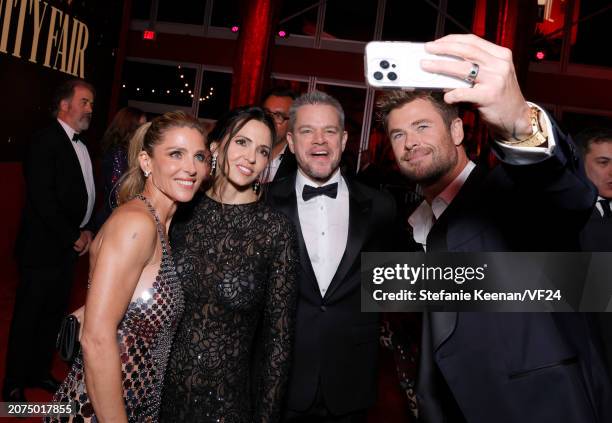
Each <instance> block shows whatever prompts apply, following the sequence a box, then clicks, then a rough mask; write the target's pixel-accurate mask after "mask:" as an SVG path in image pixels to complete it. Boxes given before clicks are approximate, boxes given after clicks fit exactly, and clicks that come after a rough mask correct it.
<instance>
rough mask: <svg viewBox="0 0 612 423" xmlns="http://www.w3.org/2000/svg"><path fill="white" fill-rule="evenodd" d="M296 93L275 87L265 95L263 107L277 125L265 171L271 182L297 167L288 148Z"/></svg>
mask: <svg viewBox="0 0 612 423" xmlns="http://www.w3.org/2000/svg"><path fill="white" fill-rule="evenodd" d="M295 98H296V95H295V93H294V92H293V91H291V90H290V89H287V88H274V89H272V90H271V91H269V92H268V93H267V94H266V96H265V97H264V101H263V103H262V107H263V108H264V109H265V110H266V111H267V112H268V113H270V115H271V116H272V118H273V119H274V125H275V126H276V139H275V140H274V145H273V146H272V154H271V155H270V164H269V165H268V169H267V170H266V172H265V173H264V175H266V176H267V178H266V181H263V182H271V181H274V180H276V179H280V178H284V177H285V176H288V175H291V174H293V172H295V170H296V169H297V163H296V161H295V156H294V155H293V153H291V151H289V149H287V128H288V125H289V109H290V108H291V105H292V104H293V101H294V100H295Z"/></svg>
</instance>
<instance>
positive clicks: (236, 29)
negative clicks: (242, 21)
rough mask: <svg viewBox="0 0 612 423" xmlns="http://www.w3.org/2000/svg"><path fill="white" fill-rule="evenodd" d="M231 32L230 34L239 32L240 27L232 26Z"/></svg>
mask: <svg viewBox="0 0 612 423" xmlns="http://www.w3.org/2000/svg"><path fill="white" fill-rule="evenodd" d="M231 30H232V32H238V31H240V27H239V26H238V25H233V26H232V28H231Z"/></svg>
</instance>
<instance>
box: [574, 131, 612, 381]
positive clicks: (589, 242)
mask: <svg viewBox="0 0 612 423" xmlns="http://www.w3.org/2000/svg"><path fill="white" fill-rule="evenodd" d="M576 141H577V142H578V147H580V151H581V152H582V157H583V159H584V169H585V171H586V174H587V176H588V178H589V179H590V180H591V182H593V184H595V187H596V188H597V194H598V196H597V202H596V203H595V207H593V212H592V213H591V217H590V218H589V220H588V221H587V223H586V225H585V226H584V228H583V229H582V232H581V233H580V246H581V248H582V250H583V251H605V252H612V209H611V207H610V206H611V203H612V129H610V128H589V129H585V130H583V131H582V132H580V133H579V134H578V135H577V136H576ZM596 319H597V323H598V324H599V327H600V330H601V334H602V340H603V345H604V349H605V352H606V362H607V364H608V371H610V374H612V371H611V370H612V313H609V312H608V313H597V314H596Z"/></svg>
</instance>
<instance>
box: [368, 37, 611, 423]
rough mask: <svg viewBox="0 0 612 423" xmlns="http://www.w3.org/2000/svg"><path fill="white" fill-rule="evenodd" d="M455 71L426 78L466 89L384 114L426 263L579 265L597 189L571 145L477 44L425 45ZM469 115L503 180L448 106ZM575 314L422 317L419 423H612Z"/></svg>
mask: <svg viewBox="0 0 612 423" xmlns="http://www.w3.org/2000/svg"><path fill="white" fill-rule="evenodd" d="M426 48H427V50H428V51H429V52H430V53H434V54H443V55H453V56H459V57H463V58H465V61H463V62H443V61H424V62H422V63H421V66H422V67H423V68H424V69H425V70H428V71H432V72H439V73H444V74H449V75H454V76H458V77H462V76H465V75H467V76H465V78H466V80H470V81H471V82H473V83H474V86H473V87H472V88H460V89H455V90H452V91H449V92H447V93H445V94H444V93H432V92H423V91H416V92H399V91H396V92H392V93H390V94H389V95H387V96H385V97H384V98H383V99H382V100H381V101H380V103H379V105H378V106H379V110H380V113H381V117H382V119H383V122H384V124H385V128H386V132H387V134H388V136H389V138H390V140H391V145H392V148H393V151H394V154H395V157H396V160H397V163H398V165H399V167H400V170H401V172H402V173H403V174H404V175H405V176H407V177H408V178H409V179H411V180H413V181H416V182H418V183H419V184H420V185H421V187H422V190H423V193H424V196H425V201H423V203H422V204H421V205H420V206H419V207H418V208H417V209H416V210H415V211H414V213H413V214H412V215H411V216H410V217H409V219H408V221H409V224H410V226H411V227H412V230H413V241H414V243H415V245H416V246H418V247H419V249H421V250H426V251H427V252H436V251H457V252H480V251H575V250H577V249H578V233H579V230H580V228H581V226H582V225H583V223H584V222H585V220H586V218H587V217H588V215H589V214H590V211H591V207H592V204H593V200H594V191H593V189H592V186H591V185H590V184H589V183H588V181H587V180H586V177H585V175H584V174H583V172H582V170H581V168H580V161H579V157H578V156H577V154H576V150H575V147H574V145H573V144H572V142H571V140H569V139H566V138H565V137H564V136H563V134H561V133H560V132H559V131H558V130H557V128H556V127H555V125H554V124H553V123H552V122H551V120H550V119H549V118H548V117H547V116H546V113H545V112H544V111H543V110H542V109H540V108H539V107H538V106H536V105H534V104H531V103H527V102H526V101H525V99H524V98H523V95H522V93H521V91H520V88H519V86H518V82H517V80H516V76H515V73H514V66H513V64H512V55H511V52H510V51H509V50H507V49H505V48H502V47H500V46H497V45H495V44H492V43H489V42H487V41H485V40H482V39H480V38H478V37H475V36H473V35H451V36H447V37H444V38H441V39H439V40H436V41H435V42H432V43H428V44H427V45H426ZM458 102H470V103H473V104H476V105H477V107H478V110H479V112H480V115H481V117H482V119H483V120H484V121H485V122H486V123H487V124H488V126H489V128H490V130H491V131H492V133H493V135H494V136H495V139H496V140H498V141H496V142H495V145H494V146H493V147H494V149H495V150H496V152H497V155H498V157H499V158H500V160H501V161H502V162H503V166H497V167H496V168H495V169H493V170H492V171H491V172H487V171H486V170H485V169H482V168H481V167H480V166H477V165H475V164H474V163H473V162H471V161H470V160H469V159H468V157H467V155H466V153H465V149H464V147H463V137H464V133H463V125H462V122H461V119H460V118H459V117H458V114H457V109H456V103H458ZM595 338H596V335H595V334H594V332H593V327H592V322H591V321H590V319H589V316H588V315H586V314H583V313H465V312H460V313H454V312H448V313H424V315H423V331H422V342H421V347H420V348H421V353H420V359H419V370H418V377H417V384H416V393H417V402H418V414H419V419H420V421H423V422H426V423H442V422H453V423H461V422H469V423H489V422H497V423H502V422H503V423H515V422H522V423H536V422H542V421H567V422H570V421H571V422H574V423H587V422H604V421H612V420H611V419H612V417H611V414H610V404H611V397H610V381H609V380H608V378H607V376H606V372H605V366H604V364H603V361H602V356H601V351H599V349H598V348H597V346H596V345H595V341H596V339H595Z"/></svg>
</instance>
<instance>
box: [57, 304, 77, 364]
mask: <svg viewBox="0 0 612 423" xmlns="http://www.w3.org/2000/svg"><path fill="white" fill-rule="evenodd" d="M80 328H81V324H80V323H79V321H78V320H77V318H76V317H75V316H74V315H72V314H69V315H68V316H66V317H64V319H63V320H62V325H61V327H60V331H59V333H58V334H57V341H56V343H55V347H56V348H57V351H58V353H59V356H60V358H61V359H62V360H64V361H72V360H74V359H75V357H76V356H77V355H79V352H80V351H81V343H80V342H79V330H80Z"/></svg>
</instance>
